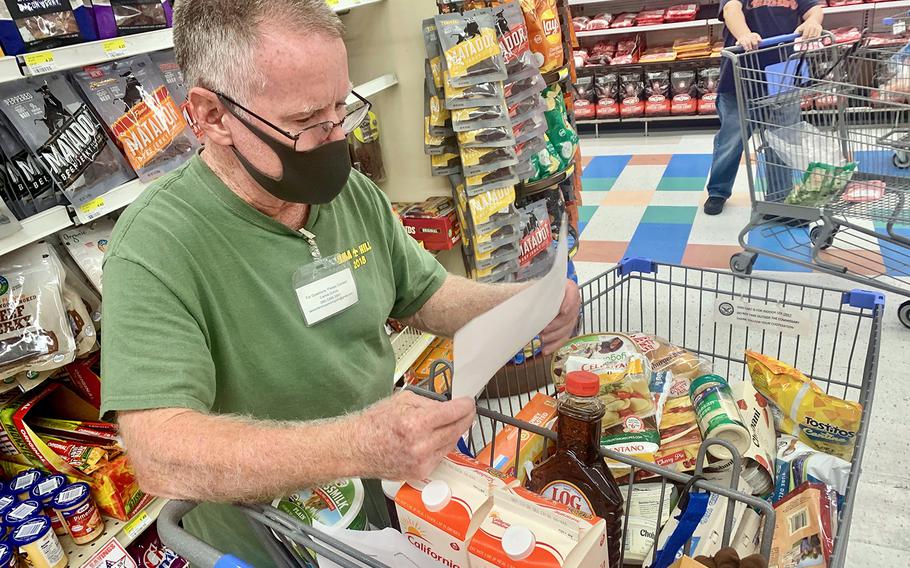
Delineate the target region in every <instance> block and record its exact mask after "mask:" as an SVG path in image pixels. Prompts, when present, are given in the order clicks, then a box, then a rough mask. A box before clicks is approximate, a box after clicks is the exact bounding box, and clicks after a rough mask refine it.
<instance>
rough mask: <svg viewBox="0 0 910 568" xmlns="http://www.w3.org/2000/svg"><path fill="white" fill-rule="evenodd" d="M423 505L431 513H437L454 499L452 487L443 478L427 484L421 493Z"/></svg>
mask: <svg viewBox="0 0 910 568" xmlns="http://www.w3.org/2000/svg"><path fill="white" fill-rule="evenodd" d="M420 498H421V500H422V501H423V506H424V507H426V508H427V510H428V511H430V512H431V513H436V512H437V511H441V510H443V509H445V508H446V505H448V504H449V501H451V500H452V488H451V487H449V484H448V483H446V482H445V481H442V480H441V479H436V480H434V481H431V482H429V483H427V484H426V486H425V487H424V488H423V491H421V493H420Z"/></svg>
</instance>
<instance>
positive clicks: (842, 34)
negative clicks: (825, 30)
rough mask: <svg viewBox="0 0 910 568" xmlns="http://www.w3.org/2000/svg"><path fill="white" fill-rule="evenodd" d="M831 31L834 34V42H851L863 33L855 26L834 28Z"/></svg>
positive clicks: (860, 37) (857, 39) (859, 37)
mask: <svg viewBox="0 0 910 568" xmlns="http://www.w3.org/2000/svg"><path fill="white" fill-rule="evenodd" d="M831 33H832V34H834V43H853V42H854V41H859V40H860V39H862V37H863V34H862V33H860V31H859V29H857V28H856V26H845V27H842V28H834V29H833V30H831Z"/></svg>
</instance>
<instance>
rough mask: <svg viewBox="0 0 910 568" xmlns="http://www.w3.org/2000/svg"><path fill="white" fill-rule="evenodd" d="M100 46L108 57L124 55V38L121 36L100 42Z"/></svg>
mask: <svg viewBox="0 0 910 568" xmlns="http://www.w3.org/2000/svg"><path fill="white" fill-rule="evenodd" d="M101 48H102V49H104V54H105V55H106V56H107V58H108V59H119V58H121V57H126V39H124V38H122V37H119V38H115V39H109V40H107V41H105V42H104V43H102V44H101Z"/></svg>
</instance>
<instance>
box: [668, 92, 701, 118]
mask: <svg viewBox="0 0 910 568" xmlns="http://www.w3.org/2000/svg"><path fill="white" fill-rule="evenodd" d="M697 110H698V101H697V100H696V99H693V98H692V96H691V95H686V94H682V95H673V100H672V101H670V114H672V115H685V114H695V112H696V111H697Z"/></svg>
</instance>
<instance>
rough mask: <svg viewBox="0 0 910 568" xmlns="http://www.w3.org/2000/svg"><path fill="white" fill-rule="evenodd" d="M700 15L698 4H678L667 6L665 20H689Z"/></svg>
mask: <svg viewBox="0 0 910 568" xmlns="http://www.w3.org/2000/svg"><path fill="white" fill-rule="evenodd" d="M697 15H698V4H677V5H676V6H670V7H669V8H667V11H666V13H665V14H664V21H665V22H688V21H691V20H694V19H695V16H697Z"/></svg>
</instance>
